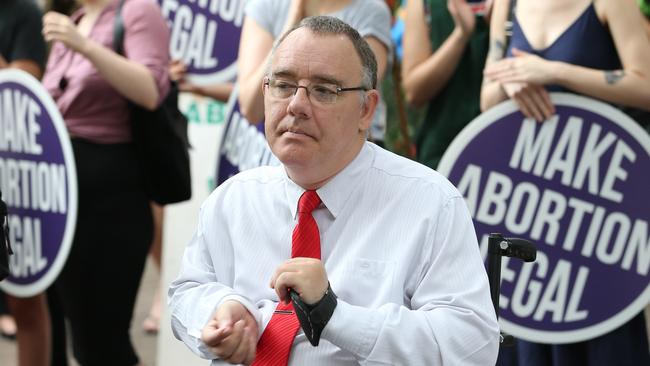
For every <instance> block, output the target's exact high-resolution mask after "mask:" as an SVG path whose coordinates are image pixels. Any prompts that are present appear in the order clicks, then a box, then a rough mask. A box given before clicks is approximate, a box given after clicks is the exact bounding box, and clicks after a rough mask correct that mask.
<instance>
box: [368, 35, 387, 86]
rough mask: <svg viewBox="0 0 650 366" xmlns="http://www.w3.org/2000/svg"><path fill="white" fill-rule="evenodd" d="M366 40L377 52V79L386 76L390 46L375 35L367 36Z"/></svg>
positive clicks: (374, 51) (375, 52)
mask: <svg viewBox="0 0 650 366" xmlns="http://www.w3.org/2000/svg"><path fill="white" fill-rule="evenodd" d="M366 41H367V42H368V44H369V45H370V48H371V49H372V53H374V54H375V59H376V60H377V80H378V81H379V80H381V79H383V78H384V74H385V73H386V64H387V63H388V48H387V47H386V45H384V44H383V43H381V41H379V40H378V39H377V38H375V37H366Z"/></svg>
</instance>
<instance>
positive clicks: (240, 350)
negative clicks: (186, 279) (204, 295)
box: [201, 300, 258, 365]
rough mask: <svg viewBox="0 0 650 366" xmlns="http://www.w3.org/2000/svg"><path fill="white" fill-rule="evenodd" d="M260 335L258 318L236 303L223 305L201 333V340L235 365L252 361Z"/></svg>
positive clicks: (229, 302) (211, 349) (231, 301)
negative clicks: (256, 319)
mask: <svg viewBox="0 0 650 366" xmlns="http://www.w3.org/2000/svg"><path fill="white" fill-rule="evenodd" d="M257 336H258V328H257V322H256V321H255V318H253V316H252V315H251V313H249V312H248V310H247V309H246V307H244V305H242V304H241V303H239V302H238V301H234V300H229V301H225V302H224V303H223V304H221V306H219V308H218V309H217V311H216V312H215V313H214V314H213V315H212V318H211V319H210V321H208V324H206V326H205V327H203V330H202V332H201V340H202V341H203V343H205V345H206V346H208V348H209V349H210V351H211V352H212V353H214V354H215V355H216V356H217V357H219V358H220V359H221V360H223V361H226V362H228V363H230V364H233V365H237V364H244V365H250V364H251V363H252V362H253V360H254V359H255V351H256V349H257Z"/></svg>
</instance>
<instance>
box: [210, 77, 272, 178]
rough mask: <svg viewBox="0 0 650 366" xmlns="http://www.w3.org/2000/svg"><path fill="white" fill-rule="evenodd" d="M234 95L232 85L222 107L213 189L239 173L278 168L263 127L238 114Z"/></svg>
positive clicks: (236, 93)
mask: <svg viewBox="0 0 650 366" xmlns="http://www.w3.org/2000/svg"><path fill="white" fill-rule="evenodd" d="M238 94H239V93H238V88H237V85H235V88H234V89H233V91H232V92H231V93H230V99H228V105H227V106H226V110H227V112H226V127H225V128H226V130H225V132H224V134H223V137H222V140H221V144H220V149H219V156H218V157H217V178H216V182H217V185H219V184H221V183H223V182H224V181H225V180H226V179H228V178H230V177H231V176H233V175H235V174H237V173H239V172H240V171H243V170H247V169H250V168H256V167H259V166H264V165H278V164H280V161H279V160H278V158H277V157H276V156H275V155H273V152H271V148H270V147H269V144H268V143H267V142H266V137H264V123H263V122H260V123H258V124H257V125H253V124H251V123H250V122H248V120H247V119H246V118H245V117H244V116H243V115H242V114H241V112H240V110H239V103H238V102H237V95H238Z"/></svg>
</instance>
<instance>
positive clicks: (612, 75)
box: [605, 70, 625, 85]
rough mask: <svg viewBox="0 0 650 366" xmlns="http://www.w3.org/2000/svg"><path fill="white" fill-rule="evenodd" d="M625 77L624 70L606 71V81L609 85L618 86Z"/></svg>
mask: <svg viewBox="0 0 650 366" xmlns="http://www.w3.org/2000/svg"><path fill="white" fill-rule="evenodd" d="M624 76H625V71H623V70H607V71H605V81H606V82H607V84H609V85H614V84H616V83H617V82H618V81H619V80H621V79H622V78H623V77H624Z"/></svg>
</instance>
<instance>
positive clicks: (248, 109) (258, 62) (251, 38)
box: [237, 17, 273, 123]
mask: <svg viewBox="0 0 650 366" xmlns="http://www.w3.org/2000/svg"><path fill="white" fill-rule="evenodd" d="M272 47H273V36H272V35H271V34H270V33H269V32H267V31H266V30H265V29H263V28H262V27H261V26H260V25H259V24H257V22H255V21H254V20H253V19H251V18H249V17H246V19H245V20H244V26H243V27H242V32H241V39H240V41H239V55H238V57H237V84H238V85H239V95H238V98H239V109H240V110H241V112H242V114H243V115H244V117H246V119H247V120H248V121H250V122H251V123H256V122H259V121H261V120H262V119H264V100H263V95H262V79H263V78H264V73H265V72H266V70H265V66H266V64H267V61H268V57H269V54H270V51H271V48H272Z"/></svg>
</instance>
